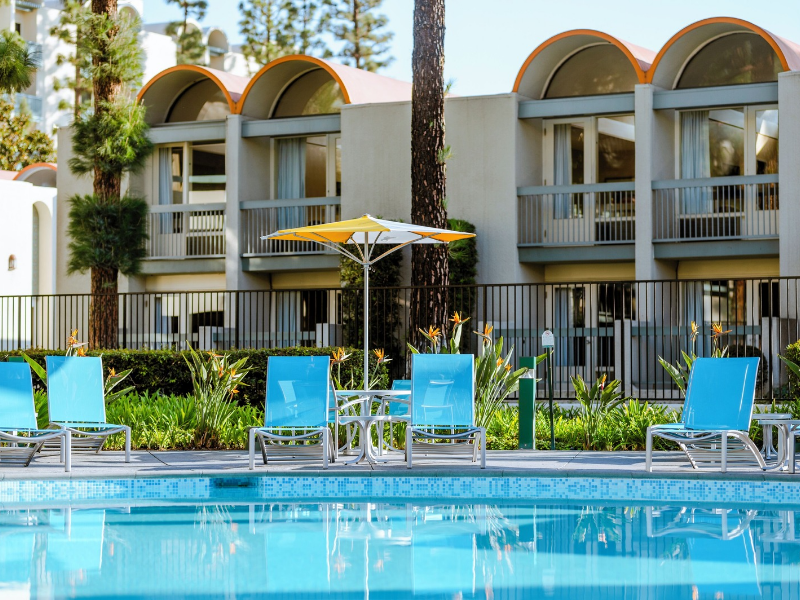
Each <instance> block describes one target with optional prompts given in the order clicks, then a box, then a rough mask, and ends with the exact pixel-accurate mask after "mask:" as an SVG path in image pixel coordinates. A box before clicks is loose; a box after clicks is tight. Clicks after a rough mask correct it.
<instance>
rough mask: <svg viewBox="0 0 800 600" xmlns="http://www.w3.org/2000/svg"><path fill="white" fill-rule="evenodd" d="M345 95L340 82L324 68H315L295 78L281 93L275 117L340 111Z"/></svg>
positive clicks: (273, 115) (274, 113)
mask: <svg viewBox="0 0 800 600" xmlns="http://www.w3.org/2000/svg"><path fill="white" fill-rule="evenodd" d="M342 104H344V95H343V94H342V90H341V89H340V87H339V84H338V83H337V82H336V81H334V80H333V79H332V78H331V76H330V74H329V73H328V72H327V71H325V70H324V69H315V70H313V71H310V72H309V73H305V74H303V75H301V76H300V77H298V78H297V79H295V80H294V81H293V82H292V83H291V84H290V85H289V87H287V88H286V91H285V92H283V94H281V97H280V98H279V99H278V102H277V103H276V105H275V110H274V111H273V113H272V117H273V118H280V117H304V116H309V115H325V114H334V113H339V112H341V110H342Z"/></svg>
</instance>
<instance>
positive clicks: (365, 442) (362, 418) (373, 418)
mask: <svg viewBox="0 0 800 600" xmlns="http://www.w3.org/2000/svg"><path fill="white" fill-rule="evenodd" d="M336 395H337V396H338V397H345V398H348V397H351V396H355V397H356V400H354V401H352V405H353V406H355V405H358V406H360V410H359V414H354V415H343V416H340V417H339V423H340V424H342V425H349V424H353V425H355V426H356V427H358V429H359V436H358V455H357V456H356V458H354V459H353V460H349V461H346V462H344V463H343V464H345V465H352V464H356V463H360V462H364V461H366V462H368V463H369V464H376V463H378V462H385V459H380V458H378V457H377V456H376V454H375V448H374V447H373V445H372V436H371V435H370V428H371V427H372V426H373V425H374V424H376V423H388V422H389V421H397V420H398V419H399V418H400V417H396V416H392V415H384V414H377V415H373V414H372V405H373V404H374V403H375V401H376V399H377V398H383V397H394V398H397V399H398V401H402V399H404V398H406V397H408V396H410V395H411V391H410V390H336Z"/></svg>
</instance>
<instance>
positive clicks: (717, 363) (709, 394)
mask: <svg viewBox="0 0 800 600" xmlns="http://www.w3.org/2000/svg"><path fill="white" fill-rule="evenodd" d="M758 361H759V359H758V358H698V359H696V360H695V361H694V364H693V365H692V372H691V373H690V375H689V384H688V386H687V388H686V401H685V402H684V404H683V416H682V417H681V422H680V423H667V424H664V425H654V426H652V427H648V428H647V455H646V459H645V469H646V470H647V471H648V472H650V471H652V469H653V437H654V436H658V437H661V438H664V439H666V440H671V441H673V442H676V443H677V444H678V446H680V448H681V450H683V451H684V452H685V453H686V456H687V457H688V458H689V462H691V463H692V467H694V468H697V467H698V465H699V464H700V463H711V464H717V463H719V465H720V470H721V471H722V472H723V473H724V472H725V471H726V470H727V469H728V465H729V464H731V463H736V464H753V463H754V462H755V463H757V464H758V466H759V467H761V469H766V465H765V464H764V459H763V457H762V456H761V453H760V452H759V450H758V448H757V447H756V445H755V444H754V443H753V441H752V440H751V439H750V437H749V436H748V431H749V430H750V420H751V417H752V413H753V403H754V402H755V395H756V374H757V372H758Z"/></svg>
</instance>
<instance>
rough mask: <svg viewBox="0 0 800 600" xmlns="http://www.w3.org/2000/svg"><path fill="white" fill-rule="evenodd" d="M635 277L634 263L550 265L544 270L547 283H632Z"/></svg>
mask: <svg viewBox="0 0 800 600" xmlns="http://www.w3.org/2000/svg"><path fill="white" fill-rule="evenodd" d="M635 276H636V269H635V266H634V264H633V263H608V264H591V265H589V264H575V265H548V266H546V267H545V268H544V280H545V281H546V282H547V283H568V282H584V281H587V282H588V281H632V280H633V279H635Z"/></svg>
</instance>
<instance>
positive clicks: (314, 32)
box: [289, 0, 327, 56]
mask: <svg viewBox="0 0 800 600" xmlns="http://www.w3.org/2000/svg"><path fill="white" fill-rule="evenodd" d="M291 4H292V6H291V9H290V12H289V22H290V26H291V35H292V45H293V46H294V51H295V52H296V53H297V54H307V55H309V56H314V55H317V54H324V53H325V50H326V49H327V45H326V44H325V41H324V40H323V39H322V34H323V33H324V31H325V22H324V19H323V18H322V11H321V10H320V8H321V5H320V3H319V2H312V1H310V0H294V1H293V2H292V3H291Z"/></svg>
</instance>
